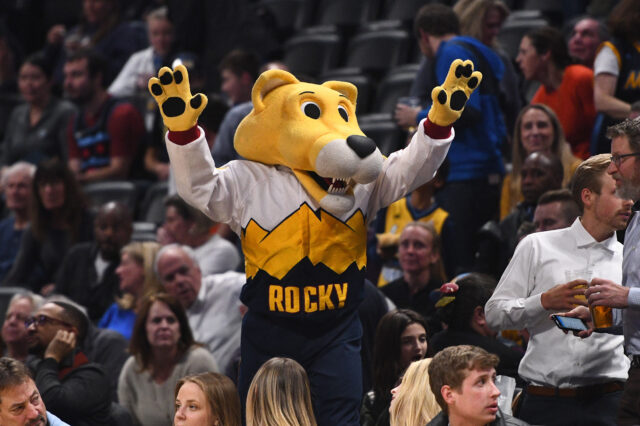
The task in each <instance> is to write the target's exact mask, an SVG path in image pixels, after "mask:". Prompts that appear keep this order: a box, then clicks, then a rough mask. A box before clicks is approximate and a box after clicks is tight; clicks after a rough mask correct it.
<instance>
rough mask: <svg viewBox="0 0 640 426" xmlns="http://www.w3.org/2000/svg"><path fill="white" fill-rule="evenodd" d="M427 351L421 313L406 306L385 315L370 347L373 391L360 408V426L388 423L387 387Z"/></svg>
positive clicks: (389, 399) (424, 326) (425, 328)
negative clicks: (371, 348) (371, 350)
mask: <svg viewBox="0 0 640 426" xmlns="http://www.w3.org/2000/svg"><path fill="white" fill-rule="evenodd" d="M426 353H427V326H426V323H425V320H424V318H423V317H422V315H420V314H418V313H417V312H414V311H412V310H409V309H399V310H397V311H391V312H388V313H387V314H385V316H383V317H382V319H381V320H380V322H379V323H378V328H377V330H376V338H375V342H374V347H373V390H371V391H369V392H367V394H366V395H365V398H364V400H363V402H362V408H361V410H360V423H361V424H362V425H363V426H375V425H386V424H389V417H388V416H389V405H390V404H391V389H393V388H394V387H395V385H396V384H397V382H398V379H399V378H400V377H401V376H402V373H404V371H405V370H406V369H407V367H409V365H410V364H411V363H412V362H413V361H419V360H421V359H423V358H424V357H425V355H426Z"/></svg>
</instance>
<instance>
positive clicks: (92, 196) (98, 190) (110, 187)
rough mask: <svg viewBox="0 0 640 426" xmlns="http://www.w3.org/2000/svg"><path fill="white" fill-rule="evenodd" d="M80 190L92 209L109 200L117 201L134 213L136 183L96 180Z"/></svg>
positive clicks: (136, 196)
mask: <svg viewBox="0 0 640 426" xmlns="http://www.w3.org/2000/svg"><path fill="white" fill-rule="evenodd" d="M82 190H83V191H84V194H85V195H86V196H87V198H88V199H89V201H90V203H91V207H92V208H93V209H97V208H99V207H100V206H101V205H102V204H104V203H107V202H109V201H119V202H121V203H122V204H124V205H126V206H127V207H129V209H131V212H132V213H134V212H135V210H136V203H137V200H138V191H137V188H136V185H135V184H134V183H132V182H129V181H107V182H96V183H90V184H87V185H85V186H84V187H83V188H82Z"/></svg>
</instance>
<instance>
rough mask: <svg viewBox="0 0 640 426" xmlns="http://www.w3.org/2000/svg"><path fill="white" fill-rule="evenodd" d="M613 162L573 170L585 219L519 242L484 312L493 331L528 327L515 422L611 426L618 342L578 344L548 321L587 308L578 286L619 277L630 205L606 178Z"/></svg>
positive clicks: (601, 337) (598, 337) (618, 388)
mask: <svg viewBox="0 0 640 426" xmlns="http://www.w3.org/2000/svg"><path fill="white" fill-rule="evenodd" d="M610 161H611V160H610V156H609V155H604V154H603V155H598V156H594V157H591V158H590V159H588V160H585V161H584V162H583V163H582V164H581V165H580V167H578V169H577V170H576V172H575V175H574V177H573V180H572V193H573V195H574V198H575V199H576V202H578V204H579V205H580V207H582V209H583V214H582V217H580V218H578V219H576V221H575V222H574V223H573V225H571V226H570V227H569V228H565V229H559V230H553V231H548V232H539V233H535V234H532V235H529V236H527V237H526V238H525V239H524V240H522V242H521V243H520V244H519V246H518V247H517V248H516V251H515V254H514V256H513V258H512V259H511V262H510V263H509V266H508V267H507V269H506V270H505V272H504V274H503V275H502V278H501V279H500V282H499V283H498V287H497V288H496V290H495V292H494V294H493V296H492V297H491V299H489V301H488V302H487V305H486V307H485V315H486V318H487V322H488V324H489V326H490V327H491V328H492V329H494V330H504V329H514V328H517V329H522V328H526V329H527V330H528V331H529V333H530V335H531V338H530V340H529V345H528V347H527V352H526V353H525V356H524V357H523V359H522V361H521V362H520V367H519V369H518V373H519V375H520V376H521V377H522V379H524V381H525V382H527V384H526V385H525V387H524V392H523V399H522V403H521V406H520V411H519V415H518V417H520V418H521V419H522V420H524V421H526V422H528V423H531V424H544V425H569V424H576V425H577V424H603V425H608V424H610V425H615V420H616V412H617V408H618V404H619V401H620V397H621V395H622V388H623V383H624V381H625V380H626V379H627V369H628V366H629V360H628V359H627V358H626V357H625V355H624V353H623V350H622V342H623V339H622V336H614V335H609V334H604V333H597V334H594V335H593V336H592V338H591V339H588V340H583V339H579V338H576V337H574V336H572V335H571V334H568V335H567V334H565V333H563V332H562V330H560V329H558V328H557V327H556V326H555V324H554V322H553V321H551V320H550V318H549V315H550V314H553V313H556V312H563V311H568V310H570V309H572V308H573V307H575V306H576V305H586V301H585V299H584V298H583V297H582V299H580V298H576V296H578V297H581V296H583V295H584V292H585V289H584V287H583V288H580V287H579V286H581V285H585V284H587V281H588V280H589V279H590V278H591V277H598V278H604V279H608V280H612V281H614V282H620V279H621V278H622V244H620V243H619V242H618V241H617V239H616V234H615V231H616V230H618V229H624V228H625V226H626V225H627V222H628V219H629V216H630V214H631V205H632V201H631V200H623V199H621V198H619V197H618V196H617V195H616V185H615V181H614V179H613V178H612V177H611V176H610V175H608V174H607V172H606V171H607V167H608V166H609V163H610ZM576 278H578V279H576ZM580 278H582V279H580ZM585 280H587V281H585ZM576 286H578V287H576Z"/></svg>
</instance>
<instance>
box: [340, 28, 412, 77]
mask: <svg viewBox="0 0 640 426" xmlns="http://www.w3.org/2000/svg"><path fill="white" fill-rule="evenodd" d="M408 51H409V34H408V33H407V32H406V31H404V30H386V31H377V32H366V33H360V34H357V35H356V36H354V37H353V38H352V39H351V41H350V42H349V47H348V49H347V60H346V66H347V67H357V68H360V69H362V70H364V71H384V70H388V69H390V68H393V67H395V66H398V65H400V64H403V63H405V62H406V60H407V56H408Z"/></svg>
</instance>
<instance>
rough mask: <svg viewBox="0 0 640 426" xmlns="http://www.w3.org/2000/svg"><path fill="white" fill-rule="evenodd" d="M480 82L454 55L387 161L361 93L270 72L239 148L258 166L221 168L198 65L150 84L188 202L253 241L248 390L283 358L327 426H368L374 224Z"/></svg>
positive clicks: (435, 162) (423, 178)
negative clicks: (365, 319) (365, 405)
mask: <svg viewBox="0 0 640 426" xmlns="http://www.w3.org/2000/svg"><path fill="white" fill-rule="evenodd" d="M481 79H482V75H481V74H480V73H479V72H478V71H473V64H472V63H471V61H464V62H463V61H461V60H456V61H454V62H453V63H452V65H451V68H450V70H449V73H448V75H447V77H446V80H445V82H444V83H443V85H442V86H438V87H436V88H435V89H434V90H433V92H432V94H431V95H432V100H433V106H432V108H431V110H430V112H429V116H428V118H427V119H425V120H424V121H423V122H421V123H420V125H419V128H418V131H417V132H416V134H415V135H414V136H413V139H412V141H411V143H410V144H409V145H408V146H407V147H406V148H405V149H404V150H401V151H398V152H395V153H393V154H391V155H390V156H389V158H384V157H383V156H382V155H381V154H380V151H379V150H378V148H377V147H376V144H375V142H374V141H373V140H371V139H369V138H367V137H366V136H365V135H364V134H363V133H362V131H361V130H360V127H359V126H358V121H357V120H356V116H355V110H356V97H357V89H356V87H355V86H354V85H352V84H350V83H345V82H339V81H328V82H326V83H324V84H321V85H318V84H310V83H303V82H300V81H298V80H297V79H296V78H295V77H294V76H293V75H291V74H290V73H288V72H285V71H281V70H271V71H266V72H265V73H263V74H262V75H261V76H260V77H259V78H258V80H257V81H256V83H255V85H254V87H253V91H252V94H251V100H252V102H253V110H252V111H251V113H250V114H249V115H248V116H247V117H245V119H244V120H243V121H242V122H241V123H240V125H239V127H238V129H237V131H236V134H235V139H234V146H235V148H236V150H237V152H238V153H239V154H240V155H241V156H242V157H244V158H245V159H246V160H238V161H232V162H230V163H229V164H227V165H226V166H225V167H221V168H219V169H217V168H216V167H215V164H214V161H213V158H212V157H211V151H210V149H209V146H208V145H207V141H206V140H205V136H204V131H203V130H202V129H201V128H199V127H198V126H197V120H198V116H199V115H200V113H201V112H202V110H203V109H204V108H205V106H206V104H207V98H206V97H205V96H204V95H202V94H196V95H195V96H192V95H191V91H190V88H189V79H188V75H187V70H186V68H185V67H184V66H182V65H179V66H177V67H176V68H175V69H174V70H171V69H170V68H167V67H164V68H162V69H160V71H159V72H158V78H152V79H151V80H149V90H150V92H151V94H152V95H153V96H154V98H155V100H156V102H157V103H158V105H159V107H160V111H161V113H162V117H163V120H164V123H165V125H166V126H167V128H168V129H169V131H168V132H167V136H166V143H167V149H168V151H169V156H170V159H171V167H172V169H173V172H174V174H175V178H176V184H177V188H178V193H179V194H180V196H181V197H182V198H184V200H185V201H187V202H188V203H189V204H191V205H193V206H195V207H197V208H199V209H200V210H202V211H203V212H204V213H205V214H206V215H208V216H209V217H211V218H212V219H213V220H215V221H217V222H224V223H228V224H229V225H230V226H231V228H232V229H233V231H234V232H236V233H237V234H238V235H239V236H240V238H241V241H242V250H243V252H244V255H245V259H246V262H245V270H246V275H247V283H246V284H245V286H244V287H243V290H242V294H241V299H242V302H243V303H244V304H245V305H246V306H247V307H248V308H249V310H248V313H247V314H246V315H245V316H244V319H243V324H242V345H241V357H242V358H241V359H242V361H241V365H240V379H239V389H240V393H241V397H242V399H243V401H244V399H245V398H246V395H247V390H248V388H249V384H250V382H251V379H252V377H253V375H254V374H255V373H256V371H257V370H258V368H259V367H260V366H261V365H262V364H263V363H264V362H265V361H267V360H268V359H270V358H272V357H274V356H285V357H289V358H293V359H295V360H296V361H298V362H299V363H300V364H301V365H302V366H303V367H304V368H305V370H306V371H307V373H308V375H309V379H310V383H311V390H312V395H313V404H314V413H315V416H316V418H317V421H318V424H319V425H321V426H336V425H340V426H343V425H354V426H356V425H359V420H358V416H359V408H360V400H361V396H362V389H361V388H362V379H361V374H362V372H361V368H362V367H361V362H360V337H361V334H362V330H361V326H360V321H359V319H358V314H357V312H356V308H357V306H358V304H359V302H360V300H361V298H362V287H363V282H364V275H365V264H366V243H367V224H368V222H369V221H370V220H373V219H374V218H375V214H376V212H377V211H378V210H379V209H380V208H382V207H384V206H388V205H389V204H391V203H392V202H394V201H396V200H398V199H400V198H402V197H404V196H405V195H406V194H407V193H408V192H410V191H412V190H414V189H415V188H417V187H418V186H420V185H422V184H424V183H425V182H427V181H429V180H430V179H432V178H433V176H434V174H435V172H436V170H437V169H438V167H439V166H440V163H442V161H443V160H444V158H445V156H446V155H447V151H448V149H449V145H450V144H451V141H452V140H453V137H454V132H453V129H452V127H451V125H452V124H453V122H454V121H456V120H457V119H458V118H459V117H460V114H461V113H462V110H463V108H464V105H465V103H466V101H467V99H468V98H469V96H470V95H471V93H472V92H473V90H474V89H475V88H477V86H478V84H480V81H481Z"/></svg>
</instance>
